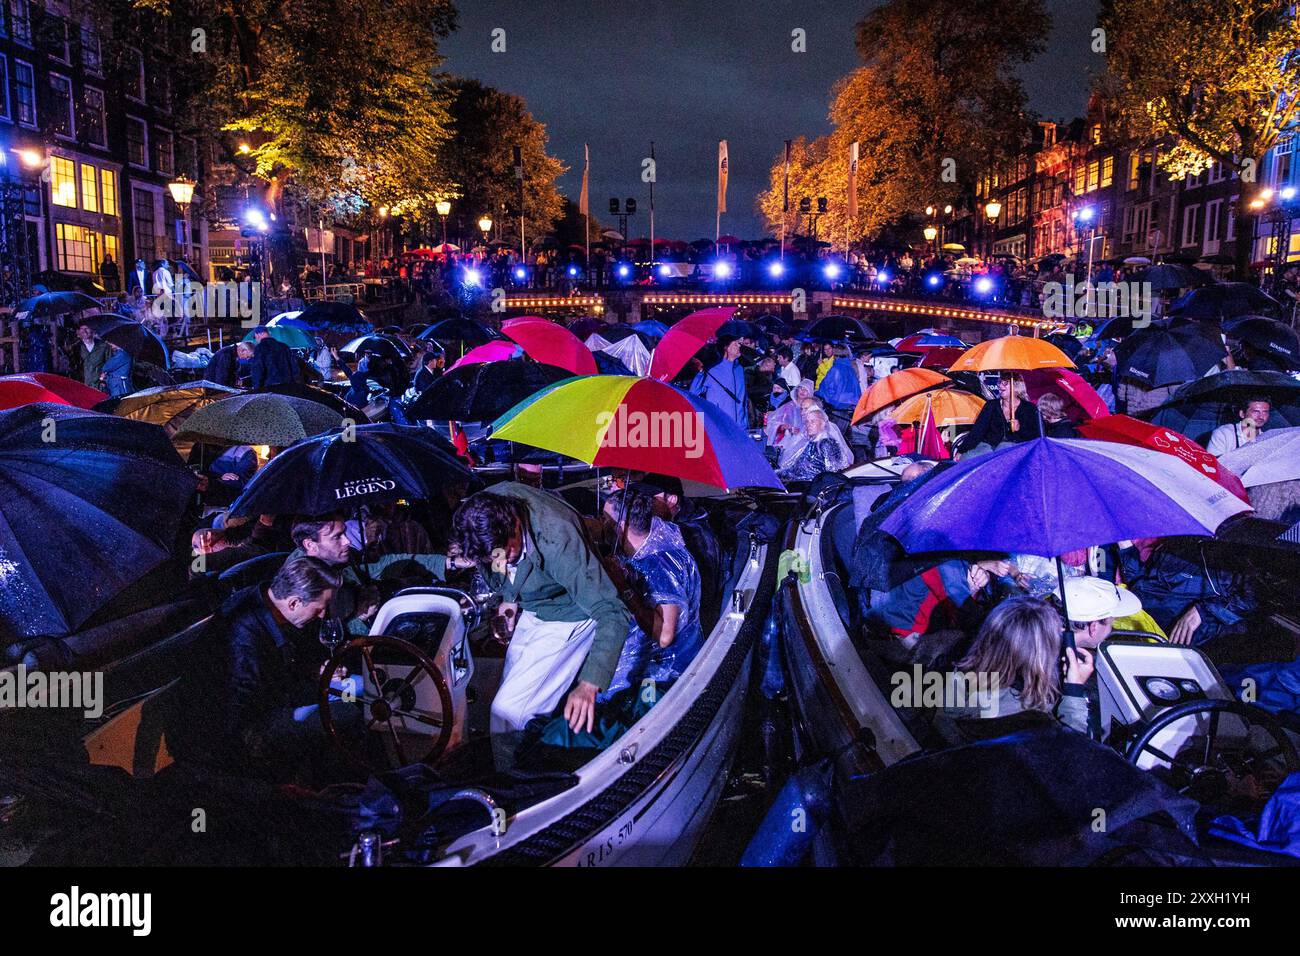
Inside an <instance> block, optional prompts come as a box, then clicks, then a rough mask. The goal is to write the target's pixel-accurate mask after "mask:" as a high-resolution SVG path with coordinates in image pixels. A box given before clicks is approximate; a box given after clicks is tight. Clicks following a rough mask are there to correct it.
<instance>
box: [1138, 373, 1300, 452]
mask: <svg viewBox="0 0 1300 956" xmlns="http://www.w3.org/2000/svg"><path fill="white" fill-rule="evenodd" d="M1255 395H1262V396H1264V397H1265V398H1267V399H1268V400H1269V403H1270V404H1271V405H1272V406H1273V412H1272V415H1271V417H1270V418H1269V421H1268V425H1266V426H1265V427H1266V428H1285V427H1289V426H1300V382H1297V381H1296V380H1295V379H1294V378H1292V377H1291V376H1290V375H1287V374H1285V373H1283V372H1252V371H1248V370H1246V369H1228V370H1227V371H1226V372H1219V373H1218V374H1215V375H1207V376H1206V377H1205V378H1200V379H1197V380H1196V381H1194V382H1189V383H1187V384H1186V385H1184V386H1183V387H1182V388H1179V389H1178V390H1177V391H1176V392H1174V393H1173V395H1171V396H1169V400H1168V401H1166V402H1165V403H1164V404H1163V405H1160V406H1158V407H1157V408H1154V409H1148V410H1147V411H1144V412H1141V413H1139V417H1141V418H1144V419H1146V420H1148V421H1150V422H1152V423H1153V424H1156V425H1163V426H1164V427H1166V428H1172V429H1173V430H1174V431H1179V432H1182V433H1183V434H1184V435H1189V436H1191V437H1192V438H1194V439H1197V440H1201V439H1202V438H1203V437H1204V436H1205V435H1208V434H1209V433H1210V432H1211V431H1213V430H1214V429H1215V428H1217V427H1218V426H1219V425H1222V424H1223V423H1225V422H1231V421H1236V420H1237V413H1236V409H1237V407H1238V406H1240V404H1241V403H1242V402H1244V401H1246V400H1247V399H1249V398H1251V397H1253V396H1255Z"/></svg>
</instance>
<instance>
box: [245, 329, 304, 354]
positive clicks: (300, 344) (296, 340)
mask: <svg viewBox="0 0 1300 956" xmlns="http://www.w3.org/2000/svg"><path fill="white" fill-rule="evenodd" d="M266 331H267V333H268V334H269V335H270V336H271V338H273V339H275V340H276V341H277V342H283V343H284V344H285V345H287V346H289V348H291V349H314V348H315V347H316V340H315V339H314V338H313V337H312V336H311V334H310V333H308V332H304V331H303V330H302V329H299V328H295V327H294V326H292V325H273V326H268V327H267V330H266ZM255 333H256V330H253V331H252V332H249V333H248V334H247V335H245V336H244V341H245V342H255V341H257V339H256V334H255Z"/></svg>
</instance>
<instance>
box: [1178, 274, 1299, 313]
mask: <svg viewBox="0 0 1300 956" xmlns="http://www.w3.org/2000/svg"><path fill="white" fill-rule="evenodd" d="M1169 314H1170V315H1178V316H1182V317H1184V318H1188V319H1211V320H1214V321H1217V322H1223V321H1225V320H1227V319H1235V318H1237V317H1239V316H1243V315H1266V316H1270V317H1272V318H1278V317H1279V316H1281V314H1282V303H1280V302H1278V301H1277V299H1275V298H1273V297H1272V296H1271V295H1268V294H1267V293H1264V292H1261V291H1260V290H1259V289H1257V288H1256V287H1255V286H1253V285H1251V284H1250V283H1249V282H1220V283H1218V284H1217V285H1210V286H1206V287H1205V288H1203V289H1193V290H1192V291H1191V292H1188V293H1187V294H1186V295H1184V296H1183V297H1182V298H1180V299H1178V300H1177V301H1176V302H1174V304H1173V305H1171V306H1170V307H1169Z"/></svg>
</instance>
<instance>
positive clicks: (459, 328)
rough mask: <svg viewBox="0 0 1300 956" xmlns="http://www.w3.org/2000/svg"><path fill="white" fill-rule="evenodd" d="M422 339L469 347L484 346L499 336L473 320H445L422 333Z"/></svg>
mask: <svg viewBox="0 0 1300 956" xmlns="http://www.w3.org/2000/svg"><path fill="white" fill-rule="evenodd" d="M419 337H420V339H437V340H438V341H439V342H463V343H464V344H465V345H467V346H471V347H472V346H475V345H483V344H485V343H487V342H491V341H492V340H493V339H495V338H499V336H498V335H497V334H496V333H495V332H493V331H492V330H491V329H489V328H488V327H487V326H486V325H483V324H482V323H479V322H475V321H474V320H473V319H443V320H442V321H441V322H435V323H433V325H431V326H429V327H428V328H427V329H425V330H424V331H423V332H421V333H420V336H419Z"/></svg>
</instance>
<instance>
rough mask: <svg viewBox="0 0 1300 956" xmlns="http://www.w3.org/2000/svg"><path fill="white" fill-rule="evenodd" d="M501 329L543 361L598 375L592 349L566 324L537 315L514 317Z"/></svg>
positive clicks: (580, 373) (570, 369) (576, 372)
mask: <svg viewBox="0 0 1300 956" xmlns="http://www.w3.org/2000/svg"><path fill="white" fill-rule="evenodd" d="M501 332H502V334H504V335H505V336H507V337H508V338H510V339H511V340H512V341H515V342H518V343H519V344H520V345H521V346H523V349H524V352H525V353H526V354H527V355H528V356H529V357H530V358H532V359H534V360H535V361H538V362H541V363H542V364H543V365H554V366H556V367H557V368H566V369H568V370H569V371H570V372H572V373H573V374H574V375H595V374H596V360H595V359H594V358H592V356H591V350H590V349H588V348H587V347H586V346H585V345H583V344H582V339H580V338H578V337H577V336H576V335H574V334H573V333H572V332H570V331H569V330H568V329H566V328H565V327H564V326H562V325H559V324H557V323H555V322H550V321H548V320H546V319H542V318H537V317H536V316H524V317H521V318H518V319H511V320H510V321H509V322H506V323H505V324H504V325H502V326H501Z"/></svg>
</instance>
